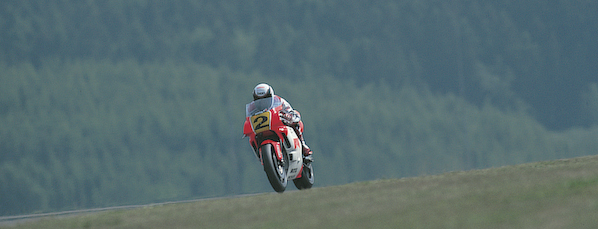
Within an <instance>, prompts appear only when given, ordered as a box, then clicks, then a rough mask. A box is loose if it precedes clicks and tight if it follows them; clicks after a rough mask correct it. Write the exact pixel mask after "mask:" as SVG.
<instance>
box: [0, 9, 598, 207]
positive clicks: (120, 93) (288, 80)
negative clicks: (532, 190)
mask: <svg viewBox="0 0 598 229" xmlns="http://www.w3.org/2000/svg"><path fill="white" fill-rule="evenodd" d="M596 12H598V2H597V1H591V0H579V1H564V0H550V1H545V0H519V1H512V0H496V1H481V0H455V1H450V2H447V1H441V0H403V1H391V0H381V1H358V0H343V1H341V0H320V1H318V0H276V1H273V0H264V1H242V0H230V1H214V0H175V1H157V0H156V1H150V0H127V1H117V0H114V1H110V0H87V1H80V0H31V1H28V0H5V1H0V31H2V33H0V215H14V214H22V213H33V212H47V211H57V210H70V209H79V208H91V207H103V206H113V205H124V204H139V203H150V202H158V201H166V200H181V199H190V198H201V197H215V196H228V195H234V194H242V193H255V192H268V191H272V190H271V187H270V186H269V184H268V183H267V179H266V176H265V174H264V173H263V170H262V168H261V167H260V164H259V161H258V160H257V159H256V158H255V156H254V155H253V153H252V151H251V148H250V147H249V145H248V143H247V139H241V136H242V125H243V121H244V105H245V104H246V103H248V102H250V101H251V90H252V89H253V87H254V86H255V85H256V84H258V83H260V82H268V83H270V84H271V85H272V86H273V87H274V89H275V91H276V92H277V94H279V95H281V96H283V97H285V98H286V99H287V100H288V101H289V102H290V103H291V104H292V105H293V107H294V108H295V109H297V110H299V111H301V114H302V116H303V120H304V123H305V125H306V131H305V137H306V140H307V143H308V144H309V145H310V146H311V147H312V149H313V150H314V153H315V159H316V161H315V162H314V167H315V168H314V169H315V172H316V186H329V185H336V184H344V183H348V182H354V181H360V180H371V179H380V178H395V177H407V176H417V175H422V174H436V173H441V172H446V171H455V170H467V169H475V168H486V167H495V166H502V165H510V164H518V163H525V162H531V161H539V160H550V159H557V158H568V157H575V156H582V155H590V154H596V153H597V152H598V65H597V64H596V63H598V56H597V55H596V53H598V42H596V39H595V38H596V37H598V14H596Z"/></svg>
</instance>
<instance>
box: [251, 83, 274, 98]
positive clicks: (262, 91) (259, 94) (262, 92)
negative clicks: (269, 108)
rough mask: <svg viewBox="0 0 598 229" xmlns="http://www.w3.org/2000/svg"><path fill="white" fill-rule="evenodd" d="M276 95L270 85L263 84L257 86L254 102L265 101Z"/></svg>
mask: <svg viewBox="0 0 598 229" xmlns="http://www.w3.org/2000/svg"><path fill="white" fill-rule="evenodd" d="M273 95H274V89H272V87H270V85H268V84H265V83H261V84H258V85H257V86H255V88H254V89H253V100H258V99H263V98H268V97H272V96H273Z"/></svg>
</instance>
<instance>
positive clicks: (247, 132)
mask: <svg viewBox="0 0 598 229" xmlns="http://www.w3.org/2000/svg"><path fill="white" fill-rule="evenodd" d="M243 134H244V135H245V136H248V137H252V138H253V135H255V133H253V128H252V127H251V122H249V117H246V118H245V124H243Z"/></svg>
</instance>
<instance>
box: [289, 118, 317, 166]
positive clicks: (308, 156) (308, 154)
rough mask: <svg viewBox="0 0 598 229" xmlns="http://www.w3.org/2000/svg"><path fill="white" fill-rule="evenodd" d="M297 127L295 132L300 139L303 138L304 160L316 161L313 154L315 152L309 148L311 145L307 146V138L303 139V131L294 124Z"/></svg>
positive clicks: (307, 161) (306, 161)
mask: <svg viewBox="0 0 598 229" xmlns="http://www.w3.org/2000/svg"><path fill="white" fill-rule="evenodd" d="M293 129H295V133H297V135H298V137H299V139H300V140H301V145H302V151H303V161H304V162H305V163H311V162H313V161H314V158H313V156H312V154H313V152H312V151H311V149H309V146H307V144H305V140H304V139H303V133H301V131H299V129H298V127H297V126H294V128H293Z"/></svg>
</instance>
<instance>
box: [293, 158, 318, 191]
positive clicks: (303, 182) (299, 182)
mask: <svg viewBox="0 0 598 229" xmlns="http://www.w3.org/2000/svg"><path fill="white" fill-rule="evenodd" d="M293 183H295V187H297V189H310V188H311V186H313V185H314V169H313V166H312V165H311V163H307V164H303V170H302V171H301V177H300V178H297V179H294V180H293Z"/></svg>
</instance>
